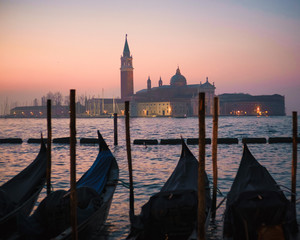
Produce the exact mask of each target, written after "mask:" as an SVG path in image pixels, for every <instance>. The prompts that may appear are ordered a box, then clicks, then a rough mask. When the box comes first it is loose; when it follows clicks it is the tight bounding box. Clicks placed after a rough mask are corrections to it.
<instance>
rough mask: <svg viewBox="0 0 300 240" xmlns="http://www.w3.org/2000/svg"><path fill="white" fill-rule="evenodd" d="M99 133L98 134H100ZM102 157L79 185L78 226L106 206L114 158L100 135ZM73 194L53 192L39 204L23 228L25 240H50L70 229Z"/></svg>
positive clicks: (77, 185)
mask: <svg viewBox="0 0 300 240" xmlns="http://www.w3.org/2000/svg"><path fill="white" fill-rule="evenodd" d="M98 133H99V132H98ZM98 137H99V145H100V146H99V147H100V150H99V154H98V156H97V158H96V160H95V162H94V163H93V165H92V166H91V167H90V168H89V169H88V171H87V172H86V173H85V174H84V175H83V176H82V177H81V178H80V179H79V180H78V181H77V183H76V192H77V218H78V219H77V222H78V224H80V223H82V222H83V221H84V220H85V219H87V218H88V217H89V216H91V215H92V214H93V213H94V212H95V211H96V210H97V209H98V208H99V207H100V206H101V205H102V203H103V199H102V198H101V193H102V190H103V188H104V186H105V184H106V181H107V177H108V173H109V170H110V167H111V163H112V161H113V160H114V157H113V155H112V153H111V151H110V150H109V148H108V146H107V145H106V143H105V141H104V140H103V138H102V136H101V134H100V133H99V136H98ZM70 219H71V218H70V192H69V191H64V190H58V191H55V192H52V193H51V194H50V195H49V196H47V197H46V198H45V199H44V200H43V201H42V202H41V203H40V204H39V207H38V208H37V210H36V211H35V213H34V214H33V215H32V216H31V217H30V218H29V219H27V220H26V221H24V222H23V225H22V226H21V232H22V234H23V235H24V236H30V239H49V238H52V237H55V236H57V235H58V234H60V233H61V232H63V231H64V230H65V229H66V228H68V227H69V226H70Z"/></svg>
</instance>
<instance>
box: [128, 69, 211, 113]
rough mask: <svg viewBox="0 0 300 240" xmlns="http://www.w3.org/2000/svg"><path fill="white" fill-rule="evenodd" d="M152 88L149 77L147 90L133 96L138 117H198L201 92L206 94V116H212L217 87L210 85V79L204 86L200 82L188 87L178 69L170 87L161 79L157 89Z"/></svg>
mask: <svg viewBox="0 0 300 240" xmlns="http://www.w3.org/2000/svg"><path fill="white" fill-rule="evenodd" d="M151 86H152V84H151V79H150V77H148V80H147V88H146V89H143V90H140V91H138V92H136V94H134V95H133V97H132V100H133V102H134V103H135V105H136V106H135V107H134V110H135V111H133V113H134V114H135V115H136V116H173V117H181V116H197V115H198V110H197V106H198V102H197V101H198V100H197V99H198V93H199V92H205V96H206V97H205V98H206V114H207V115H211V114H212V111H213V109H212V108H213V98H214V96H215V89H216V87H215V85H214V83H213V84H211V83H209V81H208V78H206V82H205V83H204V84H202V83H201V82H200V84H190V85H188V84H187V80H186V78H185V77H184V76H183V75H182V74H181V72H180V69H179V67H177V70H176V73H175V75H173V76H172V77H171V79H170V84H169V85H163V81H162V79H161V78H160V79H159V81H158V86H157V87H151ZM167 106H168V107H167Z"/></svg>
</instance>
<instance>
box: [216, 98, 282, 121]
mask: <svg viewBox="0 0 300 240" xmlns="http://www.w3.org/2000/svg"><path fill="white" fill-rule="evenodd" d="M219 102H220V115H239V116H240V115H245V116H257V115H258V116H260V115H264V116H271V115H272V116H285V101H284V96H281V95H278V94H274V95H259V96H252V95H250V94H243V93H233V94H229V93H226V94H221V95H219Z"/></svg>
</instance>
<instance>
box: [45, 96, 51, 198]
mask: <svg viewBox="0 0 300 240" xmlns="http://www.w3.org/2000/svg"><path fill="white" fill-rule="evenodd" d="M47 135H48V137H47V170H46V179H47V196H49V194H50V193H51V142H52V125H51V99H48V100H47Z"/></svg>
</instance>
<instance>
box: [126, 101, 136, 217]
mask: <svg viewBox="0 0 300 240" xmlns="http://www.w3.org/2000/svg"><path fill="white" fill-rule="evenodd" d="M125 128H126V149H127V160H128V171H129V191H130V192H129V218H130V222H132V220H133V217H134V193H133V177H132V159H131V145H130V126H129V101H126V102H125Z"/></svg>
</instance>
